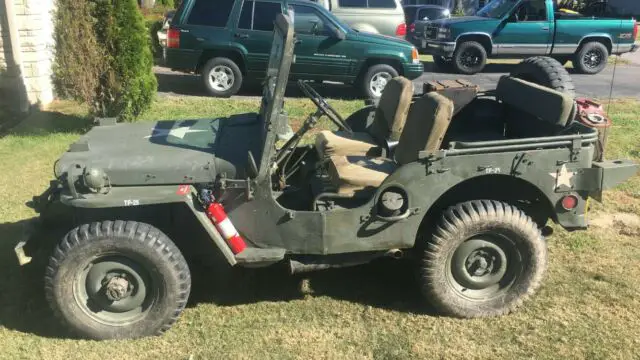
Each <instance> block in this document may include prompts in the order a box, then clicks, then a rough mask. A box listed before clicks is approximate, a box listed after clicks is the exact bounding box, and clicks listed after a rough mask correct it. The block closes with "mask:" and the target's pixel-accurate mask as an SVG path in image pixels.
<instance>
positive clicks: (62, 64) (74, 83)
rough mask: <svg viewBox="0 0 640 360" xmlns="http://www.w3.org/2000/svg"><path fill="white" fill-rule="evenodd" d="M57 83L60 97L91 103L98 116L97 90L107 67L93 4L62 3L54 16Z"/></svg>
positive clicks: (64, 0)
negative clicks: (99, 42)
mask: <svg viewBox="0 0 640 360" xmlns="http://www.w3.org/2000/svg"><path fill="white" fill-rule="evenodd" d="M53 24H54V40H55V44H56V46H55V58H54V63H53V66H52V70H53V82H54V86H55V89H56V93H57V95H58V96H61V97H66V98H72V99H75V100H78V101H81V102H84V103H86V104H88V105H89V106H90V107H91V109H92V112H94V113H95V108H94V106H95V104H96V90H97V88H98V83H99V79H100V76H101V75H102V71H103V70H104V69H105V67H106V66H107V59H106V57H105V53H104V51H103V49H101V48H100V47H99V46H98V42H97V40H96V36H95V32H94V30H93V28H94V24H95V19H94V18H93V17H92V15H91V3H89V2H88V1H85V0H79V1H77V0H58V1H57V4H56V11H55V14H54V20H53Z"/></svg>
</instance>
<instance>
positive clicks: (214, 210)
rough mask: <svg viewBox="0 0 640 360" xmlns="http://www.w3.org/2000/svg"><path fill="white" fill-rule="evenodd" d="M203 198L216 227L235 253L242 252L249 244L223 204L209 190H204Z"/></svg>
mask: <svg viewBox="0 0 640 360" xmlns="http://www.w3.org/2000/svg"><path fill="white" fill-rule="evenodd" d="M201 198H202V199H203V201H204V203H205V207H206V212H207V216H208V217H209V219H210V220H211V222H213V224H214V225H215V226H216V229H218V231H219V232H220V234H221V235H222V237H224V239H225V240H226V241H227V244H228V245H229V247H230V248H231V252H233V253H234V254H239V253H241V252H242V251H243V250H244V249H245V248H246V247H247V244H246V243H245V242H244V239H243V238H242V236H240V234H239V233H238V230H236V228H235V226H233V223H232V222H231V220H230V219H229V217H227V213H226V212H225V211H224V207H223V206H222V204H220V203H219V202H217V201H216V199H215V198H214V197H213V195H211V193H210V192H208V191H203V192H202V193H201Z"/></svg>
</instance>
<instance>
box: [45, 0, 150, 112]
mask: <svg viewBox="0 0 640 360" xmlns="http://www.w3.org/2000/svg"><path fill="white" fill-rule="evenodd" d="M54 26H55V40H56V57H55V64H54V82H55V84H56V89H57V92H58V94H59V95H61V96H67V97H72V98H74V99H77V100H80V101H82V102H84V103H86V104H87V105H89V108H90V112H91V114H92V115H94V116H100V117H118V118H119V119H120V120H125V121H129V120H132V119H134V118H135V117H137V116H138V115H140V114H141V113H142V112H143V111H145V110H147V109H148V108H149V107H150V105H151V102H152V100H153V97H154V95H155V92H156V87H157V82H156V79H155V76H154V75H153V72H152V66H153V58H152V55H151V50H150V43H149V36H148V32H147V29H146V28H145V25H144V20H143V17H142V15H141V13H140V11H139V10H138V7H137V3H136V0H58V2H57V11H56V15H55V19H54Z"/></svg>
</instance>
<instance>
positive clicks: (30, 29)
mask: <svg viewBox="0 0 640 360" xmlns="http://www.w3.org/2000/svg"><path fill="white" fill-rule="evenodd" d="M4 1H13V4H14V12H15V16H14V19H13V23H14V24H15V27H16V28H17V31H18V39H19V41H18V42H19V51H20V55H21V56H20V57H21V60H22V66H21V70H22V71H21V72H22V81H23V88H24V89H26V93H27V94H26V95H27V98H28V99H29V103H31V104H40V105H46V104H48V103H50V102H51V101H52V100H53V85H52V83H51V63H52V59H53V45H54V43H53V23H52V13H51V11H52V10H53V0H0V5H1V6H0V11H2V16H4V12H5V4H4ZM6 25H7V24H6V23H4V22H0V26H2V27H0V35H1V36H0V39H2V46H1V47H0V66H3V67H5V68H6V67H7V65H11V64H7V61H6V60H7V58H8V59H11V46H10V45H11V43H10V39H9V29H8V28H7V26H6ZM8 70H11V69H8ZM15 73H16V72H14V71H8V72H7V74H8V75H9V78H11V74H15ZM3 83H5V84H8V86H16V84H15V83H13V82H12V81H6V82H5V81H3ZM5 86H7V85H5Z"/></svg>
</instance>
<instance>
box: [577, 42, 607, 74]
mask: <svg viewBox="0 0 640 360" xmlns="http://www.w3.org/2000/svg"><path fill="white" fill-rule="evenodd" d="M608 59H609V50H608V49H607V47H606V46H604V44H603V43H600V42H597V41H594V42H590V43H586V44H584V45H583V46H582V48H580V50H579V51H578V52H577V53H576V55H575V59H574V60H573V66H575V68H576V70H578V72H580V73H581V74H597V73H599V72H601V71H602V70H604V68H605V67H607V61H608Z"/></svg>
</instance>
